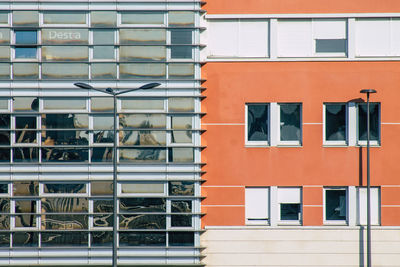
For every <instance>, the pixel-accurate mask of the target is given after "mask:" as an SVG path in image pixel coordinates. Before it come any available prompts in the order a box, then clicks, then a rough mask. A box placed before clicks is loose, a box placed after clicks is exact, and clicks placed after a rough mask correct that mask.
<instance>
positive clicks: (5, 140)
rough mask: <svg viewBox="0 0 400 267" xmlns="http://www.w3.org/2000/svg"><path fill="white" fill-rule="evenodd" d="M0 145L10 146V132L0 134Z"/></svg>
mask: <svg viewBox="0 0 400 267" xmlns="http://www.w3.org/2000/svg"><path fill="white" fill-rule="evenodd" d="M0 145H10V132H0Z"/></svg>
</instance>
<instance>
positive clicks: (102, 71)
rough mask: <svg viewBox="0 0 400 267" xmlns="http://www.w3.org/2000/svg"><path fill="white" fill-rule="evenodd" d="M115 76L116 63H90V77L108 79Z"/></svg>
mask: <svg viewBox="0 0 400 267" xmlns="http://www.w3.org/2000/svg"><path fill="white" fill-rule="evenodd" d="M113 51H114V50H113ZM113 53H114V52H113ZM113 55H114V54H113ZM113 57H114V56H113ZM116 78H117V65H116V64H114V63H92V79H104V80H109V79H116ZM93 111H94V110H93Z"/></svg>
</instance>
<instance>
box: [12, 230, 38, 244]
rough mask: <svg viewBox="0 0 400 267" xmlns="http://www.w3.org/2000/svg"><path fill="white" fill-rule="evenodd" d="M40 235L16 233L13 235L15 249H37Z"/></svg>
mask: <svg viewBox="0 0 400 267" xmlns="http://www.w3.org/2000/svg"><path fill="white" fill-rule="evenodd" d="M38 240H39V233H36V232H15V233H13V240H12V242H13V247H37V246H38Z"/></svg>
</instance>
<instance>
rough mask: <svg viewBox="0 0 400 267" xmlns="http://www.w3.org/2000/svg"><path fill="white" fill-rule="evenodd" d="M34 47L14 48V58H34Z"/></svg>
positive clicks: (35, 49)
mask: <svg viewBox="0 0 400 267" xmlns="http://www.w3.org/2000/svg"><path fill="white" fill-rule="evenodd" d="M36 52H37V48H36V47H16V48H15V58H36V55H37V53H36Z"/></svg>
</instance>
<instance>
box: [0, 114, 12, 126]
mask: <svg viewBox="0 0 400 267" xmlns="http://www.w3.org/2000/svg"><path fill="white" fill-rule="evenodd" d="M0 128H1V129H10V115H8V114H0Z"/></svg>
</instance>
